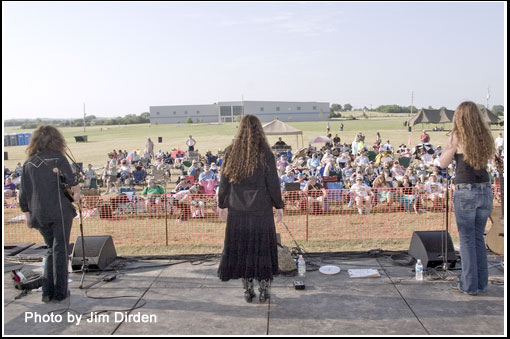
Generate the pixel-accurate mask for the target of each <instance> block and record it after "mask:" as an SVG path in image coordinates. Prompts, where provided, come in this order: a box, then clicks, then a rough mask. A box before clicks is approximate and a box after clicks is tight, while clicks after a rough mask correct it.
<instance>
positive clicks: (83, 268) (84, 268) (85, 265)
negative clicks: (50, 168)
mask: <svg viewBox="0 0 510 339" xmlns="http://www.w3.org/2000/svg"><path fill="white" fill-rule="evenodd" d="M69 151H71V150H69ZM66 155H67V157H68V158H69V159H70V160H71V162H72V163H73V164H74V167H75V168H76V170H77V171H78V173H80V174H82V175H83V176H85V173H84V172H83V169H82V168H81V166H80V165H78V164H77V163H76V161H75V160H74V158H73V157H72V156H70V155H69V154H68V153H67V152H66ZM77 205H78V211H79V212H80V235H81V252H82V265H81V272H82V274H81V279H80V286H78V288H79V289H83V281H84V280H85V274H86V273H88V272H89V262H88V259H87V258H86V256H85V236H84V235H83V211H82V209H81V201H78V202H77Z"/></svg>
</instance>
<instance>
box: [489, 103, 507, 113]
mask: <svg viewBox="0 0 510 339" xmlns="http://www.w3.org/2000/svg"><path fill="white" fill-rule="evenodd" d="M492 113H494V114H495V115H504V114H505V106H503V105H494V106H492Z"/></svg>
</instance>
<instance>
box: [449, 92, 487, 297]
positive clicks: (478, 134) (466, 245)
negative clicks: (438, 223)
mask: <svg viewBox="0 0 510 339" xmlns="http://www.w3.org/2000/svg"><path fill="white" fill-rule="evenodd" d="M495 152H496V149H495V146H494V138H493V136H492V133H491V130H490V127H489V125H488V123H487V122H486V121H485V119H484V118H483V116H482V113H481V112H480V110H479V109H478V107H477V106H476V104H475V103H473V102H470V101H466V102H463V103H461V104H460V105H459V107H457V110H456V111H455V114H454V116H453V128H452V133H451V136H450V140H449V142H448V145H447V146H446V149H445V150H444V152H443V154H442V155H441V158H440V159H439V161H440V166H441V167H442V168H446V167H448V165H449V164H450V162H451V161H452V160H453V159H455V162H456V164H457V169H456V175H455V178H454V182H453V183H454V185H455V193H454V196H453V202H454V208H455V218H456V221H457V228H458V230H459V237H460V256H461V259H462V261H461V266H462V274H461V277H460V281H459V282H458V283H455V284H454V285H452V287H453V288H454V289H458V290H460V291H462V292H464V293H467V294H470V295H476V294H478V293H480V292H482V293H483V292H486V291H487V288H488V285H489V271H488V265H487V250H486V247H485V241H484V231H485V225H486V224H487V219H488V218H489V215H490V213H491V210H492V203H493V201H492V200H493V193H492V188H491V184H490V180H489V175H488V173H487V170H486V166H487V163H488V161H489V159H491V158H492V157H493V156H494V154H495Z"/></svg>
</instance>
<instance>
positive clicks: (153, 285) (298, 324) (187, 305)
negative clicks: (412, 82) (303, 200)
mask: <svg viewBox="0 0 510 339" xmlns="http://www.w3.org/2000/svg"><path fill="white" fill-rule="evenodd" d="M305 258H306V257H305ZM188 259H189V258H188ZM218 262H219V256H208V257H205V256H204V257H199V256H193V257H192V258H191V261H189V260H186V258H185V257H180V258H176V257H173V258H171V259H170V258H168V259H167V258H159V259H147V258H145V259H138V260H134V259H133V258H124V259H123V258H120V259H117V261H116V262H115V263H114V264H113V268H115V269H116V270H117V272H94V273H92V272H91V273H88V274H87V275H86V278H85V283H84V287H88V286H90V285H92V286H90V287H89V288H87V289H78V286H79V283H80V278H81V273H73V274H71V275H70V278H71V279H72V282H71V283H70V290H71V297H70V304H69V302H68V300H69V299H68V300H66V301H64V302H62V303H60V304H54V303H49V304H44V303H42V302H41V292H36V291H33V292H32V293H29V294H28V295H26V296H23V297H21V298H19V299H17V300H15V299H14V298H15V297H16V296H17V295H19V291H18V290H16V289H14V287H13V284H12V280H11V277H10V274H9V272H10V269H13V268H15V267H19V264H18V265H16V264H14V263H12V262H8V261H6V262H5V269H4V315H3V317H4V334H5V335H34V336H38V335H66V336H67V335H111V334H114V335H266V334H269V335H370V336H373V335H504V334H506V333H504V332H505V323H504V318H505V317H504V285H502V284H500V283H498V282H501V281H503V275H504V274H503V270H502V269H501V267H500V261H499V259H498V258H495V257H494V256H490V257H489V265H490V266H491V268H490V280H491V282H492V283H490V284H489V291H488V293H486V294H480V295H478V296H469V295H465V294H462V293H460V292H457V291H454V290H452V289H451V288H450V284H451V283H450V282H449V281H446V280H441V279H438V280H425V281H422V282H418V281H416V280H415V279H414V273H413V272H412V267H410V266H399V265H396V264H394V263H393V262H391V261H390V260H388V258H387V257H385V256H378V257H368V256H349V255H345V256H342V254H329V255H328V254H324V255H321V256H314V257H313V259H311V260H309V264H312V263H315V264H317V265H318V266H322V265H327V264H333V265H337V266H339V267H340V268H341V272H340V273H338V274H336V275H324V274H322V273H320V272H319V271H318V270H315V271H313V272H307V276H306V280H305V283H306V289H305V290H295V289H294V287H293V281H294V279H296V278H297V277H287V276H283V275H280V276H278V277H277V278H276V279H275V280H274V281H273V284H272V287H271V299H270V301H269V302H266V303H265V304H260V303H259V302H258V299H256V300H254V301H253V303H251V304H248V303H246V302H245V301H244V298H243V290H242V288H241V281H240V280H237V281H236V280H234V281H229V282H226V283H224V282H221V281H219V279H218V278H217V277H216V271H217V267H218ZM25 266H30V267H33V268H36V269H37V270H40V267H41V263H33V264H29V265H27V264H25ZM310 266H312V265H308V267H310ZM318 266H317V267H318ZM353 268H358V269H363V268H376V269H377V270H378V271H379V273H380V277H378V278H361V279H354V278H350V277H349V274H348V272H347V270H348V269H353ZM452 272H453V273H454V274H456V275H458V274H460V271H452ZM107 274H116V278H115V279H114V280H112V281H110V282H104V281H102V278H103V277H104V276H105V275H107ZM94 283H95V284H94ZM112 297H120V298H112ZM98 298H108V299H98ZM110 298H112V299H110ZM68 305H69V308H70V309H72V310H73V311H74V312H71V311H68V312H64V310H65V309H66V308H67V307H68ZM138 307H139V308H138ZM132 308H135V309H133V310H132V311H131V312H130V313H129V316H128V313H126V312H128V311H129V310H130V309H132ZM57 310H58V311H57ZM102 310H109V311H110V312H107V313H102V312H101V311H102ZM51 311H55V312H54V315H55V314H60V313H62V314H61V319H59V318H58V317H53V318H52V319H49V315H47V314H48V312H51ZM88 312H96V313H88ZM85 313H87V314H85ZM78 314H81V315H82V317H81V318H79V315H78ZM83 314H85V315H83ZM44 315H46V317H45V316H44ZM87 316H88V319H85V318H86V317H87ZM45 320H46V321H45ZM78 321H80V322H79V323H78Z"/></svg>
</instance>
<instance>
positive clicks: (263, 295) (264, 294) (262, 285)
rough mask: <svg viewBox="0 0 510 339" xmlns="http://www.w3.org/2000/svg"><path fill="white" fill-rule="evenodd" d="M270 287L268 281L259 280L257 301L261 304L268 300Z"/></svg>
mask: <svg viewBox="0 0 510 339" xmlns="http://www.w3.org/2000/svg"><path fill="white" fill-rule="evenodd" d="M270 285H271V284H270V281H269V279H265V280H259V292H260V295H259V301H260V302H261V303H264V302H266V300H268V299H269V298H270V294H269V287H270Z"/></svg>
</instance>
